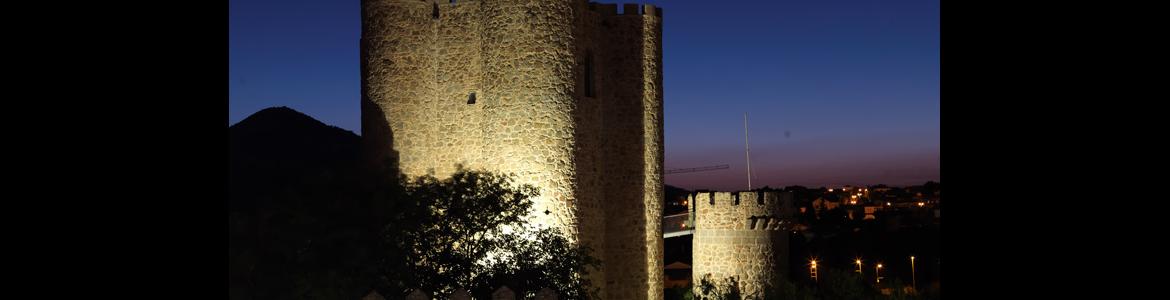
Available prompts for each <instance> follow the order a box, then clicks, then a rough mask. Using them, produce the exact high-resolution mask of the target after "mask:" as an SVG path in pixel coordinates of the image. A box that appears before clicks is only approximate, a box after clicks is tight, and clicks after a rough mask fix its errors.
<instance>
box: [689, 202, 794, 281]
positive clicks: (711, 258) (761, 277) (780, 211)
mask: <svg viewBox="0 0 1170 300" xmlns="http://www.w3.org/2000/svg"><path fill="white" fill-rule="evenodd" d="M687 206H688V208H689V209H690V211H691V213H692V214H693V216H694V219H695V236H694V239H693V240H692V247H693V251H694V252H693V257H692V259H693V264H692V267H691V268H692V269H691V272H692V273H691V275H692V278H694V280H695V283H696V285H695V286H696V293H698V281H699V280H700V279H701V278H703V277H704V276H706V275H707V274H710V275H711V277H712V279H714V280H715V281H716V282H717V283H722V282H723V280H725V279H726V278H730V277H734V278H736V279H737V280H738V281H739V283H740V286H739V288H740V291H741V292H742V293H743V295H745V296H748V295H756V296H757V298H758V297H762V296H763V289H764V288H765V287H766V285H767V284H768V283H769V282H772V281H773V280H775V279H778V278H777V277H776V276H783V275H781V274H785V273H787V270H788V251H787V250H788V231H787V230H785V229H784V228H786V226H785V225H786V224H783V223H781V222H780V221H781V220H782V219H785V218H788V217H791V216H792V214H793V210H794V206H793V203H792V194H791V193H776V192H764V193H758V192H737V193H728V192H712V193H697V194H694V195H691V196H690V197H689V198H688V199H687Z"/></svg>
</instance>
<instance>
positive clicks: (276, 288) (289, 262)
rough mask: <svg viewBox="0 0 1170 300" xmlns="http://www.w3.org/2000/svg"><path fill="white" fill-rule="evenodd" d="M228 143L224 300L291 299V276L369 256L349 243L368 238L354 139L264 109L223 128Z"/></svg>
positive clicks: (293, 114)
mask: <svg viewBox="0 0 1170 300" xmlns="http://www.w3.org/2000/svg"><path fill="white" fill-rule="evenodd" d="M228 139H229V171H228V172H229V176H228V199H227V202H228V203H227V204H228V224H229V225H228V230H229V235H228V236H229V242H228V250H229V258H228V268H229V272H228V275H229V276H228V277H229V279H228V280H229V282H230V284H229V298H230V299H290V298H295V297H294V295H295V293H294V289H293V286H294V285H293V283H294V282H295V278H300V277H296V276H299V275H296V274H305V273H309V274H316V273H327V271H328V269H327V268H325V267H322V266H326V267H328V266H332V265H330V264H327V263H323V262H328V263H334V264H337V263H339V262H345V261H347V260H345V259H348V258H353V257H360V256H359V254H355V253H357V251H365V249H369V246H368V245H364V244H359V243H357V242H355V241H365V240H370V239H369V238H366V237H369V236H372V233H369V232H370V230H369V228H371V226H368V224H366V223H367V221H368V218H364V217H363V216H364V215H365V212H367V211H369V209H363V208H365V207H364V206H362V204H363V203H364V202H363V199H366V198H368V197H365V196H364V194H363V191H362V190H361V188H360V186H359V185H358V184H356V182H358V181H359V180H357V179H358V178H359V175H358V173H357V172H355V170H357V168H358V164H357V162H358V161H359V159H358V154H359V153H358V151H359V148H358V145H359V144H360V139H361V138H360V137H359V136H358V135H356V134H354V133H353V132H350V131H347V130H344V129H341V128H337V127H335V126H329V125H326V124H325V123H322V122H321V121H318V120H316V119H313V118H312V117H309V116H307V115H305V114H303V113H300V112H298V111H296V110H293V109H290V108H287V107H272V108H266V109H263V110H260V111H258V112H256V113H254V114H252V115H251V116H248V117H247V118H245V119H244V120H242V121H240V122H239V123H236V124H235V125H231V126H229V127H228ZM362 238H365V239H362ZM309 250H311V251H309ZM322 268H325V269H322Z"/></svg>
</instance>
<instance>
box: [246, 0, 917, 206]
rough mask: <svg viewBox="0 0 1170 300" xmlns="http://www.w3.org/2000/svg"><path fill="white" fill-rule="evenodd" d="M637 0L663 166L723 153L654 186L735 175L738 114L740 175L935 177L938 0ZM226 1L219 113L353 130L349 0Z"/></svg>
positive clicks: (880, 179) (733, 184)
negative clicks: (286, 116) (747, 151)
mask: <svg viewBox="0 0 1170 300" xmlns="http://www.w3.org/2000/svg"><path fill="white" fill-rule="evenodd" d="M601 2H613V1H601ZM642 3H652V4H656V5H659V6H660V7H663V9H664V18H663V24H664V25H663V56H664V57H663V60H664V61H663V68H664V81H665V82H664V89H665V91H664V93H665V95H664V102H665V104H664V105H665V113H666V119H665V123H666V124H665V126H666V128H665V134H666V137H665V138H666V168H667V169H671V168H686V167H697V166H706V165H719V164H728V165H731V168H730V169H726V170H719V171H709V172H701V173H687V174H671V175H666V181H667V183H669V184H673V185H677V186H681V187H685V188H692V189H693V188H711V189H721V190H736V189H744V188H746V185H747V183H746V170H745V168H744V167H745V159H744V151H743V150H744V149H743V147H744V140H743V139H744V136H743V114H744V112H748V113H749V126H750V129H751V149H752V171H753V172H752V173H753V174H754V177H753V179H752V184H753V186H756V187H759V186H763V185H771V186H773V187H776V186H786V185H793V184H801V185H807V186H822V185H823V186H839V185H845V184H853V185H858V184H878V183H885V184H890V185H908V184H920V183H923V182H925V181H927V180H936V181H937V180H938V179H939V137H940V136H939V1H938V0H802V1H792V0H775V1H742V0H740V1H710V0H708V1H698V0H687V1H678V0H671V1H642ZM229 5H230V11H229V15H230V17H229V22H230V23H229V31H230V37H229V43H230V44H229V48H230V49H229V57H230V58H229V91H230V92H229V97H230V105H229V114H230V115H229V122H231V123H232V124H234V123H236V122H239V121H240V120H242V119H243V118H245V117H247V116H248V115H250V114H252V113H254V112H256V111H258V110H260V109H263V108H266V107H271V106H288V107H291V108H293V109H296V110H298V111H301V112H304V113H306V114H308V115H310V116H312V117H314V118H317V119H318V120H321V121H322V122H325V123H327V124H331V125H336V126H338V127H342V128H345V129H349V130H352V131H354V132H357V133H360V130H361V128H360V125H359V124H360V122H359V117H360V110H359V100H360V95H359V92H360V90H359V88H360V85H359V82H358V75H359V74H358V72H359V69H358V63H359V62H358V38H359V36H360V26H359V23H360V15H359V7H358V5H359V1H329V0H302V1H287V0H286V1H273V0H231V1H230V2H229ZM785 131H788V132H790V134H789V135H787V136H786V135H785Z"/></svg>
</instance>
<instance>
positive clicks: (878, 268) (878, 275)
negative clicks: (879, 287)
mask: <svg viewBox="0 0 1170 300" xmlns="http://www.w3.org/2000/svg"><path fill="white" fill-rule="evenodd" d="M881 270H882V264H881V263H878V264H877V266H875V267H873V277H875V278H877V283H882V275H881V274H882V273H881Z"/></svg>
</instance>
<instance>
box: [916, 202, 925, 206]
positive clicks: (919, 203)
mask: <svg viewBox="0 0 1170 300" xmlns="http://www.w3.org/2000/svg"><path fill="white" fill-rule="evenodd" d="M923 205H926V203H922V202H918V206H923Z"/></svg>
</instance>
